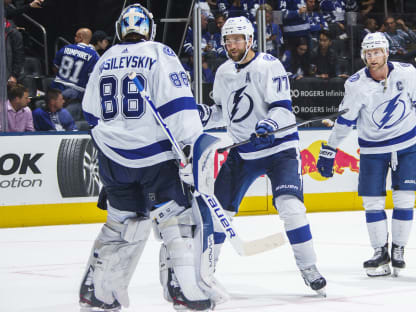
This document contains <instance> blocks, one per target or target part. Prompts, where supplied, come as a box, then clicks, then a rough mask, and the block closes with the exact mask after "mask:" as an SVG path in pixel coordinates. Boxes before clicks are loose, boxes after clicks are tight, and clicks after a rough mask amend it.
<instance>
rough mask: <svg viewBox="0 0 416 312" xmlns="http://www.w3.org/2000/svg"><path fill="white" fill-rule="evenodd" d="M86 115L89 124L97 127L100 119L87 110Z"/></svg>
mask: <svg viewBox="0 0 416 312" xmlns="http://www.w3.org/2000/svg"><path fill="white" fill-rule="evenodd" d="M84 117H85V120H86V121H87V122H88V124H89V125H90V126H93V127H95V126H96V125H97V124H98V120H99V119H100V118H97V117H95V116H94V115H93V114H90V113H88V112H86V111H84Z"/></svg>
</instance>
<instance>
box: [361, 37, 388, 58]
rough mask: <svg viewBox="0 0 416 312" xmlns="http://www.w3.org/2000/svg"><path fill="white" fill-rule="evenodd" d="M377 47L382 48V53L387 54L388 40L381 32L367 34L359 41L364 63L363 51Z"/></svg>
mask: <svg viewBox="0 0 416 312" xmlns="http://www.w3.org/2000/svg"><path fill="white" fill-rule="evenodd" d="M378 48H381V49H383V51H384V53H385V54H386V55H388V52H389V41H388V40H387V38H386V36H385V35H384V34H383V33H381V32H375V33H369V34H367V35H366V36H365V37H364V39H363V42H362V43H361V59H362V60H363V61H364V63H365V64H367V60H366V58H365V51H367V50H371V49H378Z"/></svg>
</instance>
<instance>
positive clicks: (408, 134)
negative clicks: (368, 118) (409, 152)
mask: <svg viewBox="0 0 416 312" xmlns="http://www.w3.org/2000/svg"><path fill="white" fill-rule="evenodd" d="M415 136H416V127H414V128H413V129H412V130H410V131H409V132H406V133H404V134H402V135H399V136H398V137H395V138H392V139H388V140H384V141H376V142H375V141H366V140H364V139H361V138H358V144H359V145H360V147H381V146H388V145H394V144H399V143H402V142H405V141H407V140H410V139H412V138H414V137H415Z"/></svg>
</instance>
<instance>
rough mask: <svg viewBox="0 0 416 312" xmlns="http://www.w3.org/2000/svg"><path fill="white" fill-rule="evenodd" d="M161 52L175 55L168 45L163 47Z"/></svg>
mask: <svg viewBox="0 0 416 312" xmlns="http://www.w3.org/2000/svg"><path fill="white" fill-rule="evenodd" d="M163 52H164V53H165V54H167V55H169V56H175V52H173V50H172V49H171V48H169V47H163Z"/></svg>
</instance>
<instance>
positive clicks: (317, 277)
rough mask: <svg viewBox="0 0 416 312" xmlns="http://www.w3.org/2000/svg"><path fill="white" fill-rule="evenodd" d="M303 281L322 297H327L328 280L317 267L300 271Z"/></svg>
mask: <svg viewBox="0 0 416 312" xmlns="http://www.w3.org/2000/svg"><path fill="white" fill-rule="evenodd" d="M300 272H301V274H302V277H303V280H304V281H305V284H306V285H307V286H309V287H310V288H312V290H314V291H316V292H317V294H318V295H320V296H322V297H326V291H325V286H326V280H325V278H324V277H323V276H322V275H321V273H319V271H318V269H317V268H316V266H315V265H313V266H311V267H309V268H306V269H303V270H300Z"/></svg>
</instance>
